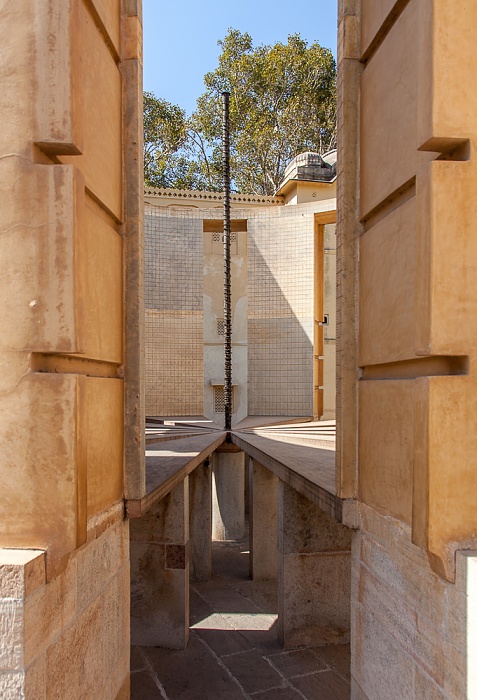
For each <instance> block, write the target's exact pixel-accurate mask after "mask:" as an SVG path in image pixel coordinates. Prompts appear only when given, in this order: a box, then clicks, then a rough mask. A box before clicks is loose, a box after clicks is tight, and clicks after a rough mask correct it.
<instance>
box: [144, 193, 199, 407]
mask: <svg viewBox="0 0 477 700" xmlns="http://www.w3.org/2000/svg"><path fill="white" fill-rule="evenodd" d="M144 231H145V307H146V324H145V340H146V342H145V345H146V376H145V385H146V415H150V416H152V415H154V416H160V415H182V416H186V415H201V414H202V412H203V403H204V401H203V391H204V390H203V376H204V361H203V339H204V331H203V325H204V324H203V283H202V272H203V235H202V220H201V218H200V216H198V215H197V214H196V212H191V211H190V209H184V210H183V211H178V210H168V209H167V208H164V207H156V208H154V207H148V208H147V209H146V216H145V226H144Z"/></svg>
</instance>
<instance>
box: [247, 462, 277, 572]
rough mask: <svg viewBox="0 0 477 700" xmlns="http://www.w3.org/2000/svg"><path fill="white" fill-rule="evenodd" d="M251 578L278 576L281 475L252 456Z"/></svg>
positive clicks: (250, 469)
mask: <svg viewBox="0 0 477 700" xmlns="http://www.w3.org/2000/svg"><path fill="white" fill-rule="evenodd" d="M249 481H250V486H249V491H250V577H251V578H252V579H253V580H254V581H258V580H264V579H276V578H277V576H278V542H277V539H278V478H277V477H276V476H275V474H272V472H271V471H269V470H268V469H266V468H265V467H264V466H263V465H262V464H260V463H259V462H257V461H256V460H255V459H252V458H250V466H249Z"/></svg>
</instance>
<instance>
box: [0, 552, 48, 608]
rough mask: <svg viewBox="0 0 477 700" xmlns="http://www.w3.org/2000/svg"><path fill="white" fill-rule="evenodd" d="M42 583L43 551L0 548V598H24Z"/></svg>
mask: <svg viewBox="0 0 477 700" xmlns="http://www.w3.org/2000/svg"><path fill="white" fill-rule="evenodd" d="M44 583H45V553H44V552H42V551H40V550H37V549H0V598H26V597H27V596H28V595H30V594H31V593H33V592H34V591H36V589H37V588H39V587H40V586H42V585H43V584H44Z"/></svg>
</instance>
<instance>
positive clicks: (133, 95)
mask: <svg viewBox="0 0 477 700" xmlns="http://www.w3.org/2000/svg"><path fill="white" fill-rule="evenodd" d="M139 17H140V3H139V2H135V0H127V2H121V0H89V1H88V2H81V1H80V0H68V1H64V0H40V1H39V2H35V3H22V2H20V3H7V4H6V5H5V7H3V8H2V63H1V66H0V79H1V83H2V91H1V93H0V112H1V114H2V119H3V121H4V127H5V128H4V129H2V133H1V134H0V181H1V185H0V188H1V190H2V197H1V205H0V233H1V235H0V260H1V262H0V296H1V298H2V301H3V313H2V314H1V318H0V338H1V340H0V441H1V443H2V460H1V464H0V493H1V496H0V500H1V503H0V510H1V513H2V517H1V523H0V547H2V548H5V549H4V550H3V554H2V556H1V557H0V561H1V563H0V599H1V600H0V608H1V610H2V620H3V622H2V629H3V630H4V631H6V634H5V635H2V642H1V645H0V695H1V696H2V697H9V698H25V697H31V698H35V700H36V699H38V700H44V699H45V698H46V697H62V698H66V697H80V696H81V697H101V698H105V700H110V699H111V700H114V699H115V698H117V697H119V696H121V697H126V694H127V692H128V687H129V679H128V664H129V627H128V610H129V603H128V596H129V580H128V578H129V565H128V551H127V545H128V529H129V528H128V525H127V523H125V522H124V521H123V508H122V497H123V494H124V490H125V480H128V487H130V485H131V484H133V486H134V487H135V488H136V490H137V491H139V492H140V489H141V468H142V463H141V458H142V460H144V455H143V454H142V455H141V440H140V439H139V440H138V441H137V443H134V440H133V441H131V442H132V445H129V446H128V467H129V470H128V468H125V458H124V453H125V450H124V433H125V427H124V426H125V414H127V415H128V420H127V421H126V424H127V428H126V431H129V434H131V433H134V426H135V425H136V424H139V425H140V435H141V436H142V434H143V425H142V423H141V421H140V420H138V417H139V419H140V417H141V414H142V415H143V410H141V395H140V392H137V391H134V386H135V385H136V386H137V385H138V384H140V379H139V378H140V373H141V366H140V363H138V362H137V361H136V362H134V361H133V360H134V357H135V358H137V355H136V356H134V353H131V348H130V344H128V343H126V344H125V343H124V342H123V333H124V328H125V325H126V323H125V317H126V316H127V315H128V314H129V316H128V320H129V323H128V329H129V332H130V333H131V335H134V342H135V346H136V348H139V354H140V352H141V350H142V341H141V336H140V323H139V318H141V319H142V314H141V315H139V314H138V313H137V312H136V314H135V317H133V318H131V315H130V309H131V308H134V307H136V308H137V307H138V306H140V299H139V295H140V287H139V285H138V284H137V283H136V284H135V285H131V284H130V281H131V275H132V273H133V272H134V273H135V274H136V281H137V280H138V279H140V269H139V263H138V250H139V249H140V245H141V221H142V217H141V211H140V209H141V205H142V199H138V198H137V194H138V193H139V188H138V184H139V182H141V186H142V177H141V173H140V169H141V166H140V164H139V165H138V163H140V160H139V159H138V155H139V154H140V153H141V139H140V135H139V118H138V114H139V112H140V94H141V80H140V76H141V46H140V42H139V41H138V39H139V38H140V37H139V34H140V32H139V33H138V31H137V30H138V26H140V25H139V24H138V23H139ZM126 168H127V171H128V176H127V178H126V177H125V172H126ZM135 192H136V195H135ZM126 252H127V255H128V262H129V265H128V275H127V276H125V256H126ZM125 345H126V346H127V347H125ZM132 356H134V357H133V358H132ZM125 381H126V386H127V389H126V391H125ZM131 388H133V391H132V392H131ZM131 393H135V396H133V397H132V396H131ZM142 476H143V474H142ZM140 495H142V494H140ZM6 548H8V550H10V551H12V550H15V549H16V550H22V549H25V550H28V551H31V550H35V551H36V557H35V558H34V559H32V560H30V559H28V558H27V559H24V560H23V559H22V557H21V556H17V557H13V559H11V558H9V557H8V550H7V549H6ZM5 552H6V553H5ZM32 576H33V578H31V577H32ZM12 577H13V578H14V580H21V579H22V578H24V579H25V581H27V582H26V583H25V585H24V589H23V592H20V593H15V592H13V593H12V591H9V590H8V582H9V581H10V582H11V581H12ZM33 580H34V581H35V582H36V583H35V587H34V590H33V588H32V581H33ZM12 595H13V598H12ZM80 660H81V661H80ZM120 694H121V695H120Z"/></svg>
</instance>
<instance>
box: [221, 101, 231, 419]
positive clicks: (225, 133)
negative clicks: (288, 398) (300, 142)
mask: <svg viewBox="0 0 477 700" xmlns="http://www.w3.org/2000/svg"><path fill="white" fill-rule="evenodd" d="M222 97H223V119H222V143H223V177H224V239H223V240H224V403H225V425H224V429H225V430H230V429H231V427H232V294H231V278H230V127H229V98H230V93H229V92H223V93H222Z"/></svg>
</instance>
